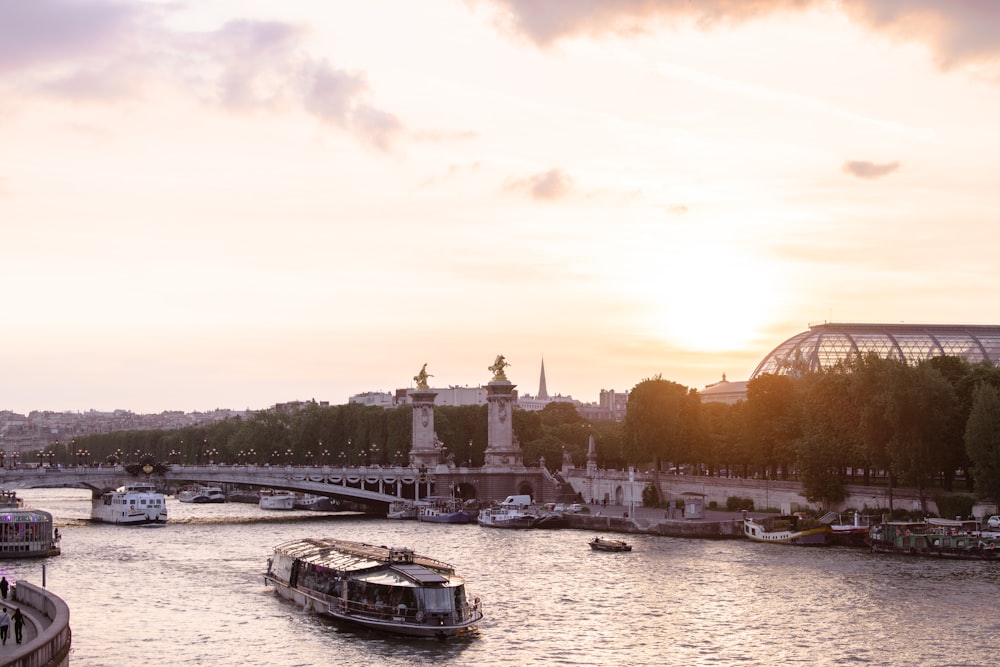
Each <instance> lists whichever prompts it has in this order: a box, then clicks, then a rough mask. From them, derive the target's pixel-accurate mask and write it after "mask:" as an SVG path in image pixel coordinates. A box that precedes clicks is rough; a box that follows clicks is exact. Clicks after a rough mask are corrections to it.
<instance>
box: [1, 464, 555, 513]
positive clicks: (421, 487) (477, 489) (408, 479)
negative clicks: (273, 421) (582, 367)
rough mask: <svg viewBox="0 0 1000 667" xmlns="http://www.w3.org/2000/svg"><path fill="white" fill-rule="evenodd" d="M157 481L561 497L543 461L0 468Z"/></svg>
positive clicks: (102, 486) (66, 477) (23, 477)
mask: <svg viewBox="0 0 1000 667" xmlns="http://www.w3.org/2000/svg"><path fill="white" fill-rule="evenodd" d="M147 480H148V481H152V482H154V483H156V484H158V485H162V486H181V485H183V484H186V483H191V482H198V483H201V484H207V485H215V486H223V485H231V486H244V487H247V486H248V487H259V488H271V489H284V490H288V491H295V492H299V493H311V494H314V495H319V496H327V497H330V498H335V499H337V500H343V501H348V502H352V503H355V504H359V505H364V506H366V507H368V508H370V509H371V510H372V511H378V512H384V511H385V510H386V508H387V507H388V505H389V503H391V502H393V501H395V500H399V499H408V500H420V499H423V498H426V497H428V496H441V495H444V496H451V495H455V496H459V497H462V498H477V499H479V500H497V499H502V498H504V497H506V496H507V495H510V494H515V493H528V494H530V495H532V496H534V497H535V498H536V499H537V500H538V502H545V501H548V500H558V499H559V498H557V497H556V496H558V495H559V492H560V485H559V484H558V482H556V481H555V480H554V478H552V476H551V475H549V474H548V472H547V471H545V470H544V469H541V468H525V467H523V466H496V467H483V468H467V467H454V466H446V465H439V466H436V467H434V468H430V469H426V468H424V469H417V468H412V467H406V468H404V467H360V468H351V467H333V466H269V465H263V466H261V465H223V464H213V465H175V464H171V465H169V466H167V467H166V470H165V471H163V472H159V471H157V472H152V473H149V474H146V473H143V472H139V473H138V474H135V475H133V474H130V473H129V471H128V470H126V468H125V467H124V466H122V465H100V466H66V467H36V468H31V467H27V466H18V467H15V468H6V469H0V487H2V488H7V489H17V488H67V487H75V488H87V489H90V490H91V491H92V492H93V494H94V496H95V497H96V496H98V495H100V493H102V492H103V491H105V490H108V489H114V488H118V487H120V486H123V485H124V484H127V483H130V482H136V481H147Z"/></svg>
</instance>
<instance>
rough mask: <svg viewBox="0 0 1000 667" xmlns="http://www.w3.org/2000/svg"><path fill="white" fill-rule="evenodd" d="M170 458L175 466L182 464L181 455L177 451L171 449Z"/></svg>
mask: <svg viewBox="0 0 1000 667" xmlns="http://www.w3.org/2000/svg"><path fill="white" fill-rule="evenodd" d="M168 456H169V457H170V462H171V463H173V464H174V465H176V464H178V463H180V460H181V453H180V452H179V451H177V450H176V449H171V450H170V454H168Z"/></svg>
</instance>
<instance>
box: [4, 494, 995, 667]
mask: <svg viewBox="0 0 1000 667" xmlns="http://www.w3.org/2000/svg"><path fill="white" fill-rule="evenodd" d="M19 494H20V495H21V496H22V497H23V498H25V499H26V500H27V501H28V503H29V504H30V505H32V506H34V507H39V508H42V509H46V510H49V511H51V512H52V513H53V514H54V515H55V517H56V524H57V526H58V527H59V528H60V532H62V533H63V545H62V546H63V555H62V556H59V557H57V558H53V559H49V560H48V561H46V563H47V572H46V576H47V580H48V587H49V588H50V589H52V590H53V591H54V592H55V593H57V594H58V595H60V596H62V597H63V598H64V599H65V600H66V601H67V602H68V603H69V605H70V609H71V625H72V627H73V645H74V651H73V654H72V655H71V664H73V665H76V666H77V667H79V666H86V667H91V666H101V665H121V664H150V665H175V664H176V665H181V664H215V665H228V664H237V663H242V664H246V665H262V666H263V665H266V666H267V667H274V666H276V665H282V666H284V665H318V664H330V663H334V662H336V663H338V664H344V665H380V666H387V667H392V666H395V665H400V666H402V665H430V664H454V665H467V664H468V665H471V664H475V665H483V666H500V665H503V666H507V665H526V664H538V665H608V664H614V665H685V666H690V665H734V664H740V665H778V664H783V665H784V664H802V665H841V664H844V663H859V664H878V665H884V664H907V665H992V664H995V663H996V660H995V658H994V655H993V654H994V646H993V644H995V642H994V641H993V640H992V637H994V636H996V633H997V630H998V628H997V621H996V620H995V618H996V614H995V600H996V599H997V594H998V589H1000V567H998V565H997V564H996V563H982V562H946V561H933V560H913V559H907V558H905V557H894V556H885V555H878V556H876V555H872V554H870V553H869V552H868V551H866V550H855V549H847V548H796V547H788V546H783V545H772V544H756V543H750V542H744V541H730V540H726V541H706V540H684V539H676V538H665V537H653V536H642V535H637V536H632V537H630V538H629V540H630V542H631V543H632V544H633V545H634V549H633V551H632V552H631V553H604V552H594V551H592V550H591V549H590V548H589V547H588V545H587V541H588V540H589V539H590V538H591V537H592V536H593V534H591V533H586V532H582V531H576V530H557V531H507V530H498V529H487V528H480V527H479V526H476V525H467V526H450V525H441V524H428V523H417V522H412V521H406V522H400V521H388V520H372V519H358V518H355V517H344V516H337V517H324V516H317V515H316V514H314V513H309V512H281V513H276V512H267V511H264V510H260V509H259V508H257V507H256V506H253V505H244V504H238V503H227V504H224V505H193V504H182V503H179V502H176V501H175V500H173V499H171V500H170V501H169V511H170V517H171V523H170V524H169V525H167V526H164V527H153V528H137V527H132V528H128V527H121V526H111V525H106V524H91V523H89V521H87V520H86V519H87V517H88V516H89V499H88V495H87V493H85V492H81V491H77V490H68V489H29V490H23V491H20V492H19ZM309 535H317V536H327V537H337V538H342V539H348V540H360V541H366V542H370V543H374V544H385V545H395V546H408V547H411V548H414V549H415V550H416V551H418V552H420V553H426V554H427V555H429V556H434V557H437V558H441V559H442V560H445V561H448V562H451V563H453V564H454V565H455V566H456V568H457V570H458V572H459V573H460V574H463V575H464V576H465V577H466V579H467V581H468V589H469V593H470V595H472V596H478V597H480V598H482V600H483V604H484V607H485V613H486V619H485V620H484V622H483V624H482V625H481V626H480V631H479V633H478V634H477V635H475V636H473V637H470V638H461V639H458V640H456V641H449V642H444V643H439V642H435V641H426V640H414V639H405V638H397V637H394V636H388V635H382V634H378V633H372V632H368V631H361V630H356V629H352V628H350V627H342V626H337V625H334V624H333V623H332V622H330V621H327V620H325V619H322V618H319V617H316V616H311V615H307V614H304V613H303V612H301V611H300V610H298V609H297V608H295V607H294V606H291V605H289V604H287V603H284V602H282V601H280V600H279V599H278V598H277V597H276V596H274V595H273V594H272V593H271V592H270V590H269V589H268V588H266V587H265V586H264V585H263V581H262V578H261V574H262V572H263V571H264V569H265V565H266V560H267V558H268V556H269V555H270V552H271V548H272V547H273V546H274V545H275V544H278V543H280V542H283V541H286V540H290V539H295V538H299V537H303V536H309ZM2 567H3V571H4V574H6V575H7V577H8V579H10V578H11V577H14V578H27V579H29V580H31V581H33V582H35V583H40V582H41V567H42V561H19V562H7V563H3V564H2Z"/></svg>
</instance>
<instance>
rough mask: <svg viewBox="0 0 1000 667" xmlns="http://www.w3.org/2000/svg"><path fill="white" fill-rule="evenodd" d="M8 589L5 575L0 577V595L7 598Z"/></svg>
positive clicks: (8, 585)
mask: <svg viewBox="0 0 1000 667" xmlns="http://www.w3.org/2000/svg"><path fill="white" fill-rule="evenodd" d="M8 590H10V584H8V583H7V577H0V595H2V596H3V599H4V600H6V599H7V591H8Z"/></svg>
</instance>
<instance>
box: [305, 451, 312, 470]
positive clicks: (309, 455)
mask: <svg viewBox="0 0 1000 667" xmlns="http://www.w3.org/2000/svg"><path fill="white" fill-rule="evenodd" d="M312 464H313V453H312V452H306V465H307V466H309V467H310V468H311V467H312Z"/></svg>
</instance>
